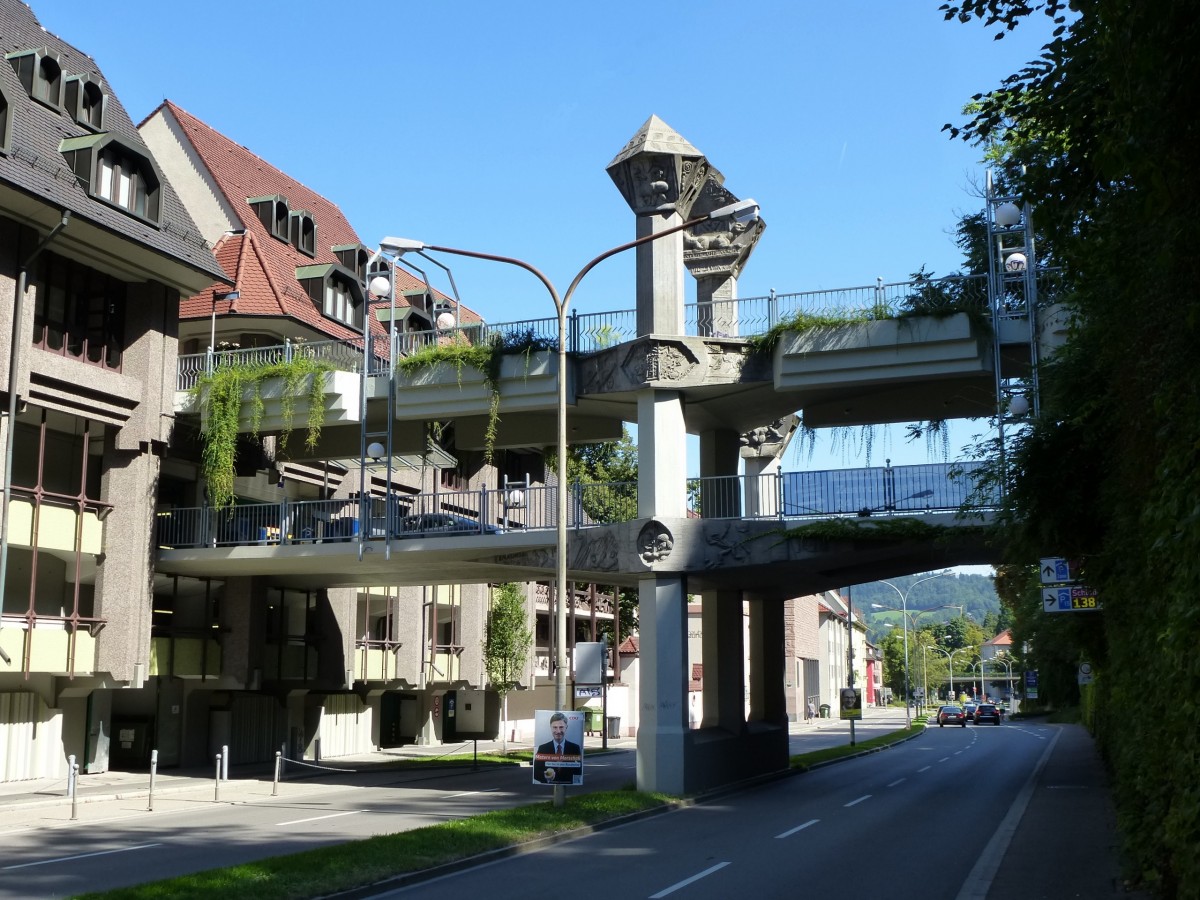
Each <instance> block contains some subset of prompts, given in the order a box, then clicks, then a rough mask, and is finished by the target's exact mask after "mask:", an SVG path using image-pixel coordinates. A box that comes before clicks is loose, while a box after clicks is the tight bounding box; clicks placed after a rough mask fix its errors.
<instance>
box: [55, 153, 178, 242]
mask: <svg viewBox="0 0 1200 900" xmlns="http://www.w3.org/2000/svg"><path fill="white" fill-rule="evenodd" d="M58 149H59V150H60V151H61V152H62V155H63V158H64V159H65V160H66V161H67V164H68V165H69V166H70V167H71V171H73V172H74V173H75V177H76V178H78V179H79V181H80V183H81V184H83V185H84V186H85V187H86V189H87V192H88V194H89V195H90V196H91V197H93V198H94V199H97V200H103V201H104V202H105V203H111V204H112V205H113V206H116V207H118V208H120V209H123V210H124V211H125V212H127V213H130V214H132V215H135V216H137V217H138V218H141V219H144V220H146V221H147V222H150V223H152V224H155V225H157V224H158V222H159V218H160V217H161V214H162V210H161V205H162V178H161V176H160V175H159V174H158V169H157V168H156V167H155V165H154V163H153V161H152V160H151V159H150V157H149V156H148V155H146V154H145V153H143V152H141V151H140V150H136V149H134V148H133V147H129V146H127V145H125V144H123V143H121V141H120V140H119V139H117V138H115V137H114V136H112V135H110V134H90V135H84V136H82V137H73V138H66V139H64V140H63V141H62V143H60V144H59V148H58Z"/></svg>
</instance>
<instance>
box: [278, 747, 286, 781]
mask: <svg viewBox="0 0 1200 900" xmlns="http://www.w3.org/2000/svg"><path fill="white" fill-rule="evenodd" d="M279 756H280V757H281V758H280V761H279V776H280V777H281V778H282V777H283V775H284V774H285V773H286V772H287V741H284V742H283V743H282V744H280V745H279Z"/></svg>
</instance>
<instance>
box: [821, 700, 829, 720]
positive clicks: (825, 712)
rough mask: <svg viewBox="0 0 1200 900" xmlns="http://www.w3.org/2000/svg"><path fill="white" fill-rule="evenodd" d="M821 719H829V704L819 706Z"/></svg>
mask: <svg viewBox="0 0 1200 900" xmlns="http://www.w3.org/2000/svg"><path fill="white" fill-rule="evenodd" d="M821 718H822V719H828V718H829V704H828V703H822V704H821Z"/></svg>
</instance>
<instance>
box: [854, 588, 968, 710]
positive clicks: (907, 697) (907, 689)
mask: <svg viewBox="0 0 1200 900" xmlns="http://www.w3.org/2000/svg"><path fill="white" fill-rule="evenodd" d="M949 574H950V573H949V572H938V573H937V574H936V575H926V576H925V577H924V578H918V579H917V580H916V581H914V582H913V583H912V584H910V585H909V586H908V590H904V591H902V590H900V588H898V587H896V586H895V585H894V584H892V583H891V582H890V581H885V580H884V579H880V580H879V583H880V584H886V585H887V586H888V587H890V588H891V589H892V590H893V591H895V592H896V593H897V594H898V595H899V596H900V612H902V613H903V614H904V725H905V727H908V728H911V727H912V699H911V697H912V685H911V683H910V682H909V676H908V595H909V594H910V593H912V589H913V588H915V587H916V586H917V585H918V584H921V583H922V582H925V581H933V579H935V578H941V577H942V576H943V575H949ZM871 605H872V606H877V607H879V608H880V609H895V607H887V606H884V605H883V604H881V603H873V604H871Z"/></svg>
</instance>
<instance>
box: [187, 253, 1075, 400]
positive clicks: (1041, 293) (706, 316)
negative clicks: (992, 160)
mask: <svg viewBox="0 0 1200 900" xmlns="http://www.w3.org/2000/svg"><path fill="white" fill-rule="evenodd" d="M1036 277H1037V284H1038V297H1039V303H1040V304H1041V305H1043V306H1045V305H1047V304H1050V303H1054V302H1058V301H1059V300H1060V299H1061V296H1062V294H1063V292H1064V278H1063V273H1062V270H1061V269H1039V270H1038V272H1037V275H1036ZM951 301H953V302H954V303H955V304H956V306H957V305H965V306H977V307H978V308H979V309H981V310H986V309H987V308H988V296H987V276H986V275H953V276H949V277H946V278H930V279H921V280H915V281H898V282H894V283H890V284H885V283H884V282H883V281H877V282H876V283H875V284H873V285H864V286H861V287H848V288H835V289H830V290H821V291H802V292H799V293H793V294H776V293H774V292H772V293H770V294H768V295H766V296H764V297H745V298H741V299H737V300H718V301H714V302H708V303H689V304H687V305H686V307H685V308H684V334H687V335H691V336H694V337H743V338H745V337H754V336H757V335H761V334H765V333H766V332H767V331H770V330H771V329H772V328H774V327H775V326H776V325H778V324H779V323H780V322H783V321H785V320H787V319H789V318H792V317H794V316H797V315H802V314H803V315H810V316H831V317H837V316H845V317H850V316H856V315H866V316H868V317H870V318H888V317H892V316H895V315H897V314H898V313H900V312H901V311H903V310H905V309H907V308H911V307H912V306H914V305H916V306H917V307H919V308H925V309H936V308H937V307H938V306H939V305H944V304H946V303H950V302H951ZM999 313H1000V315H1002V316H1016V315H1024V314H1025V311H1024V310H1023V309H1019V308H1016V306H1015V305H1013V306H1012V308H1009V307H1008V306H1006V307H1005V308H1004V309H1002V310H1000V311H999ZM636 334H637V310H635V309H620V310H609V311H606V312H598V313H585V314H582V315H580V314H577V313H576V314H572V315H571V317H570V319H569V320H568V322H567V351H568V352H570V353H592V352H595V351H597V350H603V349H605V348H606V347H612V346H615V345H616V344H620V343H622V342H624V341H629V340H632V339H633V338H634V336H635V335H636ZM460 338H461V339H463V340H466V341H468V342H470V343H481V342H484V341H487V340H491V339H493V338H497V339H499V340H500V341H501V342H506V343H511V344H527V343H528V341H529V340H533V341H537V342H540V343H542V344H543V345H545V346H547V347H557V345H558V319H557V318H556V317H554V316H550V317H543V318H538V319H522V320H519V321H514V322H494V323H491V324H487V323H476V324H471V325H462V326H458V327H455V328H448V329H438V330H430V331H398V332H396V334H395V337H394V338H393V346H392V347H391V348H390V349H389V347H388V337H386V336H382V335H372V336H371V338H370V340H371V341H372V344H373V346H372V348H371V354H370V359H371V362H370V374H372V375H380V374H386V373H387V367H388V360H392V359H398V358H400V357H402V356H409V355H411V354H413V353H415V352H416V351H418V350H420V349H421V348H422V347H426V346H428V345H430V344H437V343H441V342H445V341H451V340H456V339H460ZM298 352H300V353H306V354H311V355H312V356H314V357H315V358H318V359H328V360H330V361H331V362H332V363H333V365H334V368H336V369H342V370H344V371H350V372H357V371H360V369H361V366H362V356H363V352H362V338H357V339H355V340H351V341H312V342H304V343H292V342H285V343H284V344H281V345H277V346H273V347H256V348H249V349H245V350H243V349H240V348H234V349H220V350H210V351H207V352H205V353H191V354H187V355H183V356H180V357H179V375H178V379H177V385H176V386H177V388H178V389H179V390H188V389H190V388H192V387H193V386H195V385H196V383H197V382H198V381H199V379H200V377H201V376H202V375H204V374H206V373H211V372H212V371H213V370H214V368H216V367H218V366H221V365H233V364H242V363H250V364H256V363H263V364H265V363H271V362H282V361H284V360H286V359H290V358H291V356H292V354H294V353H298Z"/></svg>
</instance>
